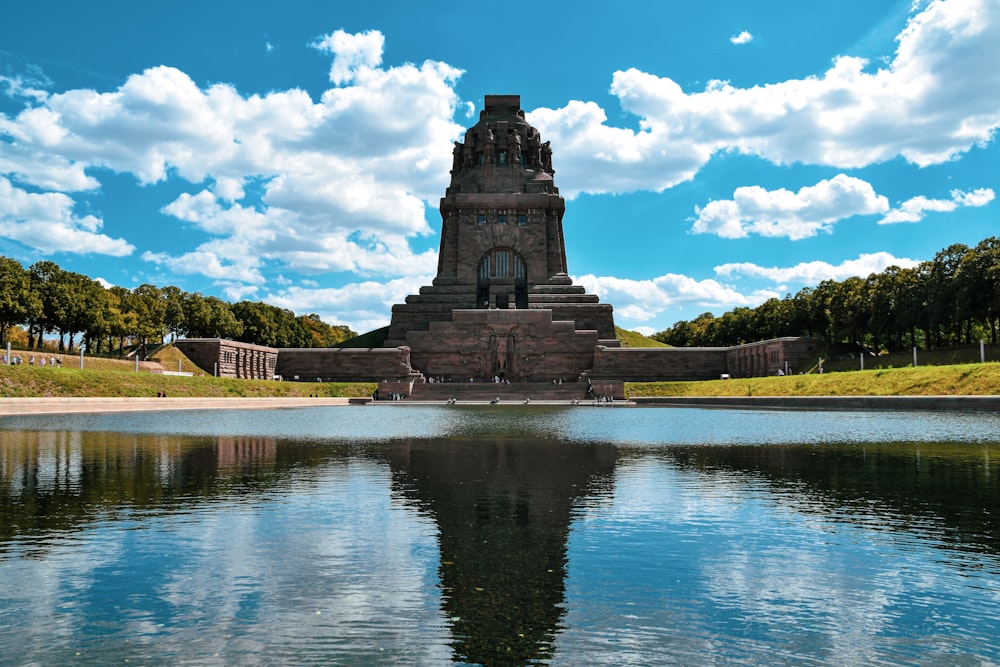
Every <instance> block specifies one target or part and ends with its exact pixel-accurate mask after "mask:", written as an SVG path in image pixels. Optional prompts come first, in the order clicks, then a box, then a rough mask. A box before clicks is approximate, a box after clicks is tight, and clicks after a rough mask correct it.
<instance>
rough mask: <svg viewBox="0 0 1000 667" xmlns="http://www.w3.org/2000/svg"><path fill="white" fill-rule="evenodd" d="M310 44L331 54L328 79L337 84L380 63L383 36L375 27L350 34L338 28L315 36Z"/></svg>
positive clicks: (383, 41) (383, 43)
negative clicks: (320, 36) (326, 33)
mask: <svg viewBox="0 0 1000 667" xmlns="http://www.w3.org/2000/svg"><path fill="white" fill-rule="evenodd" d="M313 46H314V47H316V48H317V49H319V50H320V51H327V52H329V53H332V54H333V64H332V65H331V66H330V81H331V83H333V85H335V86H339V85H342V84H344V83H348V82H349V81H351V80H353V79H354V77H355V76H356V75H357V74H359V73H360V72H364V71H366V70H371V69H373V68H375V67H378V66H379V65H380V64H381V63H382V49H383V48H384V47H385V37H384V36H383V35H382V33H381V32H379V31H377V30H368V31H365V32H359V33H357V34H353V35H352V34H351V33H347V32H344V31H343V30H337V31H336V32H334V33H332V34H330V35H326V36H325V37H323V38H322V39H319V40H317V41H316V42H315V43H314V44H313Z"/></svg>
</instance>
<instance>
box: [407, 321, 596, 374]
mask: <svg viewBox="0 0 1000 667" xmlns="http://www.w3.org/2000/svg"><path fill="white" fill-rule="evenodd" d="M407 342H408V343H409V344H410V346H411V347H412V349H413V350H414V352H413V367H414V368H415V369H417V370H419V371H420V372H422V373H423V374H424V375H425V376H431V377H436V376H443V377H450V378H452V380H454V381H460V380H468V379H470V378H472V379H475V380H486V379H489V378H492V377H493V376H494V375H500V376H503V377H505V378H506V379H508V380H510V381H511V382H515V381H531V382H547V381H551V380H556V379H564V380H575V379H576V378H577V377H578V376H579V375H580V374H581V373H583V372H584V371H586V370H588V369H589V368H590V367H591V364H592V363H593V355H594V348H595V346H596V345H597V332H596V331H592V330H583V331H581V330H578V329H576V326H575V324H574V323H573V322H563V321H553V320H552V311H550V310H536V309H529V310H516V309H493V310H486V309H472V310H456V311H453V312H452V319H451V320H450V321H447V322H431V323H430V327H429V329H428V330H427V331H411V332H410V333H409V334H408V335H407Z"/></svg>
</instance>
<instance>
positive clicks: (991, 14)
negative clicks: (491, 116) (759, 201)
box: [528, 0, 1000, 196]
mask: <svg viewBox="0 0 1000 667" xmlns="http://www.w3.org/2000/svg"><path fill="white" fill-rule="evenodd" d="M897 42H898V46H897V49H896V52H895V54H894V56H893V58H892V59H891V60H890V61H889V62H888V64H886V65H881V66H878V67H876V66H874V65H872V64H871V63H868V62H867V61H865V60H864V59H861V58H856V57H851V56H842V57H839V58H837V59H836V60H835V61H834V62H833V65H832V66H831V67H830V69H828V70H827V71H826V72H824V73H823V74H821V75H819V76H814V77H808V78H804V79H793V80H788V81H783V82H778V83H773V84H767V85H758V86H753V87H751V88H738V87H735V86H732V85H730V84H728V83H726V82H720V81H713V82H711V83H710V84H709V85H708V86H707V87H706V88H705V90H704V91H701V92H694V93H687V92H685V91H684V90H683V89H682V88H681V86H680V85H679V84H677V83H676V82H674V81H673V80H671V79H669V78H667V77H659V76H656V75H654V74H650V73H646V72H642V71H640V70H637V69H629V70H625V71H618V72H615V74H614V76H613V81H612V85H611V92H612V94H614V95H616V96H617V97H618V98H619V100H620V102H621V105H622V108H623V109H624V110H625V111H627V112H630V113H632V114H635V115H636V116H638V118H639V130H638V131H635V130H632V129H627V128H618V127H612V126H610V125H608V122H607V115H606V114H605V112H604V110H603V109H601V108H600V107H599V106H598V105H597V104H595V103H593V102H579V101H571V102H569V103H568V104H567V105H566V106H565V107H563V108H561V109H545V108H542V109H537V110H535V111H533V112H531V113H530V114H528V118H529V120H530V121H531V122H532V123H533V124H534V125H536V126H537V127H538V128H539V129H540V130H541V132H542V133H543V135H545V136H546V138H548V139H550V140H551V141H552V145H553V148H554V150H555V153H556V155H557V164H556V169H557V171H558V172H559V175H560V177H559V178H560V188H561V189H562V191H563V192H564V194H567V195H569V196H575V195H576V194H578V193H580V192H591V193H601V192H624V191H631V190H653V191H662V190H664V189H665V188H668V187H671V186H673V185H675V184H677V183H680V182H682V181H685V180H688V179H690V178H692V177H693V176H694V174H695V173H697V171H698V170H699V169H700V168H701V167H702V166H703V165H704V164H705V163H706V162H707V161H708V160H709V159H710V158H711V156H712V155H713V154H715V153H717V152H720V151H736V152H740V153H744V154H749V155H755V156H759V157H761V158H763V159H765V160H768V161H771V162H773V163H776V164H792V163H797V162H798V163H806V164H817V165H826V166H832V167H837V168H843V169H846V168H859V167H863V166H866V165H871V164H874V163H878V162H884V161H887V160H891V159H893V158H896V157H900V156H901V157H903V158H905V159H906V160H908V161H909V162H911V163H913V164H917V165H920V166H926V165H930V164H937V163H941V162H944V161H947V160H950V159H953V158H954V157H956V156H957V155H959V154H961V153H963V152H965V151H967V150H969V149H970V148H971V147H973V146H976V145H980V144H985V143H987V142H989V141H990V140H991V139H992V138H993V136H994V133H995V132H996V129H997V127H998V126H1000V68H997V67H996V66H995V63H996V62H998V61H1000V7H998V5H997V2H996V0H934V1H932V2H931V3H930V4H929V5H928V6H927V7H926V9H924V10H923V11H921V12H919V13H918V14H915V15H914V16H912V17H911V18H910V20H909V22H908V24H907V26H906V28H905V29H904V30H903V31H902V32H901V33H900V35H899V36H898V38H897Z"/></svg>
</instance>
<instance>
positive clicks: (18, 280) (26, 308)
mask: <svg viewBox="0 0 1000 667" xmlns="http://www.w3.org/2000/svg"><path fill="white" fill-rule="evenodd" d="M40 312H41V302H40V301H39V299H38V297H37V295H35V294H34V292H32V290H31V278H30V275H29V274H28V272H27V271H26V270H25V269H24V267H23V266H21V263H20V262H18V261H17V260H13V259H10V258H9V257H0V345H4V346H6V345H7V330H8V329H9V328H10V327H12V326H14V325H18V324H23V323H26V322H28V321H30V320H31V319H33V318H36V317H38V315H39V314H40Z"/></svg>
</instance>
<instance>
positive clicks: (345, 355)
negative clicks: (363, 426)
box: [277, 347, 419, 382]
mask: <svg viewBox="0 0 1000 667" xmlns="http://www.w3.org/2000/svg"><path fill="white" fill-rule="evenodd" d="M277 353H278V366H277V371H278V375H280V376H281V377H282V378H283V379H285V380H300V381H307V382H315V381H317V380H319V381H322V382H380V381H384V380H400V381H405V380H408V379H410V378H411V377H414V376H419V373H414V372H413V370H412V369H411V368H410V349H409V348H407V347H394V348H381V347H377V348H339V347H329V348H281V349H279V350H277Z"/></svg>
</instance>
